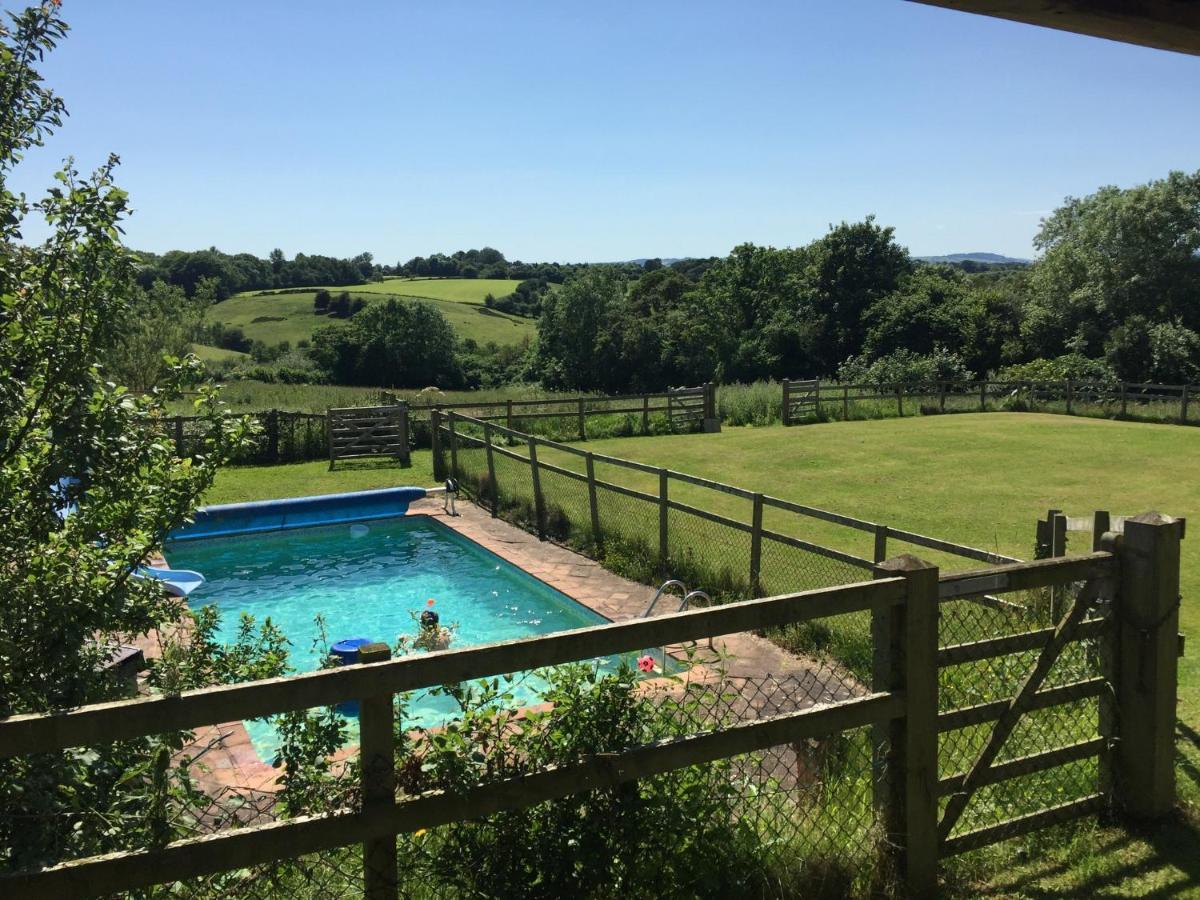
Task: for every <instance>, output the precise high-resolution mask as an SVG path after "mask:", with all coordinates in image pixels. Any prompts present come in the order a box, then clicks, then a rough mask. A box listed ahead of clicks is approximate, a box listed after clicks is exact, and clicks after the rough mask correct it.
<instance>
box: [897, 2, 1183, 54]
mask: <svg viewBox="0 0 1200 900" xmlns="http://www.w3.org/2000/svg"><path fill="white" fill-rule="evenodd" d="M910 2H915V3H925V4H927V5H929V6H941V7H944V8H946V9H957V10H959V11H961V12H970V13H978V14H980V15H984V16H995V17H997V18H1000V19H1010V20H1012V21H1014V22H1026V23H1028V24H1030V25H1043V26H1045V27H1047V28H1057V29H1059V30H1061V31H1073V32H1075V33H1076V34H1087V35H1091V36H1093V37H1102V38H1108V39H1109V40H1111V41H1123V42H1125V43H1127V44H1141V45H1142V46H1143V47H1154V48H1156V49H1159V50H1174V51H1175V52H1176V53H1192V54H1196V55H1200V0H910Z"/></svg>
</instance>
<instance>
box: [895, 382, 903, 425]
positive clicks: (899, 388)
mask: <svg viewBox="0 0 1200 900" xmlns="http://www.w3.org/2000/svg"><path fill="white" fill-rule="evenodd" d="M896 415H898V416H900V417H901V418H904V385H903V384H898V385H896Z"/></svg>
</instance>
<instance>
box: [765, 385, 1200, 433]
mask: <svg viewBox="0 0 1200 900" xmlns="http://www.w3.org/2000/svg"><path fill="white" fill-rule="evenodd" d="M781 387H782V390H783V423H784V424H785V425H791V424H796V423H800V422H804V421H806V420H811V419H812V418H814V417H818V416H820V415H822V414H823V413H824V412H827V411H830V410H831V411H832V415H834V416H835V417H839V418H842V419H849V418H851V417H852V413H853V411H854V405H855V404H858V403H872V404H875V405H878V404H880V403H885V404H887V405H888V407H889V408H890V407H891V405H892V404H895V406H894V408H895V412H896V415H898V416H904V415H906V414H909V415H915V414H918V413H921V412H949V411H952V410H976V411H979V412H985V411H988V410H991V409H1021V408H1037V409H1041V410H1045V411H1049V412H1055V411H1061V412H1065V413H1067V414H1068V415H1071V414H1076V413H1081V412H1087V411H1089V410H1096V409H1099V410H1103V411H1104V412H1105V413H1107V414H1111V415H1119V416H1121V417H1129V416H1139V415H1142V416H1145V417H1148V418H1153V419H1155V420H1161V421H1171V422H1178V423H1179V424H1194V423H1196V422H1197V421H1200V420H1197V418H1196V416H1195V415H1194V411H1193V410H1192V407H1193V403H1192V401H1193V399H1194V398H1195V397H1196V396H1197V392H1198V391H1200V386H1197V385H1188V384H1143V383H1139V382H1101V381H1084V380H1078V381H1076V380H1070V379H1068V380H1065V381H1036V380H1020V381H930V382H924V383H882V384H841V383H837V382H823V381H820V380H819V379H807V380H793V379H784V380H783V382H782V384H781ZM1189 412H1193V414H1192V415H1191V416H1190V417H1189ZM1151 413H1154V414H1153V415H1151Z"/></svg>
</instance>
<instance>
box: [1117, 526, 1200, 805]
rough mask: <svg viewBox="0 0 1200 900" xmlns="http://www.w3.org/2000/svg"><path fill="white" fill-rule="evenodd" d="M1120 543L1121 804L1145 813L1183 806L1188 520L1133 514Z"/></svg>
mask: <svg viewBox="0 0 1200 900" xmlns="http://www.w3.org/2000/svg"><path fill="white" fill-rule="evenodd" d="M1124 532H1125V533H1124V535H1123V537H1122V538H1121V540H1120V541H1118V542H1117V550H1118V554H1119V556H1120V561H1121V564H1120V573H1121V574H1120V590H1119V592H1118V595H1117V600H1116V608H1115V613H1116V622H1115V625H1116V641H1117V647H1116V661H1117V665H1116V668H1117V684H1116V696H1117V706H1118V714H1117V721H1118V722H1119V723H1120V740H1119V741H1118V742H1117V747H1116V756H1115V759H1114V767H1115V770H1116V772H1115V775H1116V777H1115V778H1114V788H1115V790H1116V791H1117V792H1118V794H1117V801H1118V806H1119V807H1120V808H1122V809H1123V810H1124V811H1125V812H1126V813H1127V814H1128V815H1130V816H1132V817H1134V818H1137V819H1151V818H1157V817H1159V816H1164V815H1166V814H1167V813H1169V812H1171V810H1172V808H1173V807H1174V805H1175V717H1176V715H1177V710H1176V708H1175V704H1176V691H1177V684H1176V679H1177V676H1178V669H1179V661H1178V652H1179V644H1178V640H1177V637H1176V635H1177V633H1178V631H1179V603H1180V596H1179V544H1180V541H1181V540H1182V539H1183V534H1184V520H1183V519H1172V518H1171V517H1170V516H1164V515H1162V514H1161V513H1156V512H1148V513H1143V514H1142V515H1140V516H1135V517H1134V518H1132V519H1126V520H1125V529H1124Z"/></svg>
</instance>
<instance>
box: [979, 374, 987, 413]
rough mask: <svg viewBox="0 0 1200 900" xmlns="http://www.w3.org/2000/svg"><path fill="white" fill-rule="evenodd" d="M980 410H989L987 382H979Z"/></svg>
mask: <svg viewBox="0 0 1200 900" xmlns="http://www.w3.org/2000/svg"><path fill="white" fill-rule="evenodd" d="M979 411H980V412H987V382H986V381H981V382H979Z"/></svg>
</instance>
